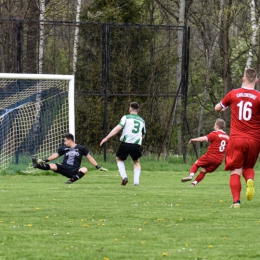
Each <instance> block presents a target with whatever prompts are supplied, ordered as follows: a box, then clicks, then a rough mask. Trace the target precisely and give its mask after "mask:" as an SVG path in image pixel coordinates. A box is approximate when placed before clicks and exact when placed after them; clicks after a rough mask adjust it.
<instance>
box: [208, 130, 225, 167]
mask: <svg viewBox="0 0 260 260" xmlns="http://www.w3.org/2000/svg"><path fill="white" fill-rule="evenodd" d="M206 138H207V139H208V142H210V145H209V147H208V150H207V152H206V154H207V156H209V157H211V158H214V159H216V161H217V162H222V160H223V157H224V153H225V150H226V147H227V144H228V140H229V136H228V135H227V134H226V133H225V132H224V131H223V130H217V131H213V132H211V133H210V134H208V135H206Z"/></svg>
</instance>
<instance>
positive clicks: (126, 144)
mask: <svg viewBox="0 0 260 260" xmlns="http://www.w3.org/2000/svg"><path fill="white" fill-rule="evenodd" d="M138 112H139V104H138V103H137V102H132V103H131V104H130V107H129V113H130V114H128V115H125V116H123V117H122V118H121V120H120V122H119V124H118V125H117V126H116V127H115V128H114V129H113V130H112V131H111V132H110V133H109V134H108V135H107V137H105V138H104V139H103V140H102V141H101V143H100V146H102V144H103V143H105V142H106V141H107V140H108V139H109V138H110V137H112V136H114V135H116V134H117V133H118V132H119V131H120V130H122V129H123V131H122V135H121V137H120V141H121V144H120V146H119V148H118V150H117V152H116V161H117V166H118V170H119V173H120V175H121V177H122V182H121V185H126V184H127V182H128V178H127V174H126V170H125V164H124V161H125V160H126V158H127V157H128V155H130V156H131V158H132V160H133V162H134V185H139V178H140V172H141V165H140V161H139V158H140V157H141V156H142V149H141V144H142V140H143V139H144V137H145V134H146V129H145V122H144V120H143V119H142V118H141V117H140V116H138Z"/></svg>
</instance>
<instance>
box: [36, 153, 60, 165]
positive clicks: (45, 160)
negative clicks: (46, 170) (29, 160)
mask: <svg viewBox="0 0 260 260" xmlns="http://www.w3.org/2000/svg"><path fill="white" fill-rule="evenodd" d="M59 157H60V156H59V154H58V153H54V154H52V155H51V156H49V157H48V158H46V159H38V160H37V162H38V163H46V162H49V161H53V160H55V159H57V158H59Z"/></svg>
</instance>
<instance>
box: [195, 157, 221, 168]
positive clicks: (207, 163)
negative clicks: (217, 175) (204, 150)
mask: <svg viewBox="0 0 260 260" xmlns="http://www.w3.org/2000/svg"><path fill="white" fill-rule="evenodd" d="M221 163H222V159H221V161H216V158H213V157H210V156H208V155H207V154H204V155H202V156H201V157H200V158H199V159H198V160H197V163H196V164H197V165H198V166H199V167H202V168H204V169H205V170H206V172H214V171H215V170H216V169H217V168H218V167H219V166H220V164H221Z"/></svg>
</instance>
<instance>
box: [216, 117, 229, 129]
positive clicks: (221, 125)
mask: <svg viewBox="0 0 260 260" xmlns="http://www.w3.org/2000/svg"><path fill="white" fill-rule="evenodd" d="M215 124H216V125H217V126H218V128H219V129H221V130H223V129H224V128H225V126H226V123H225V121H224V120H223V119H221V118H218V119H217V120H216V122H215Z"/></svg>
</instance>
